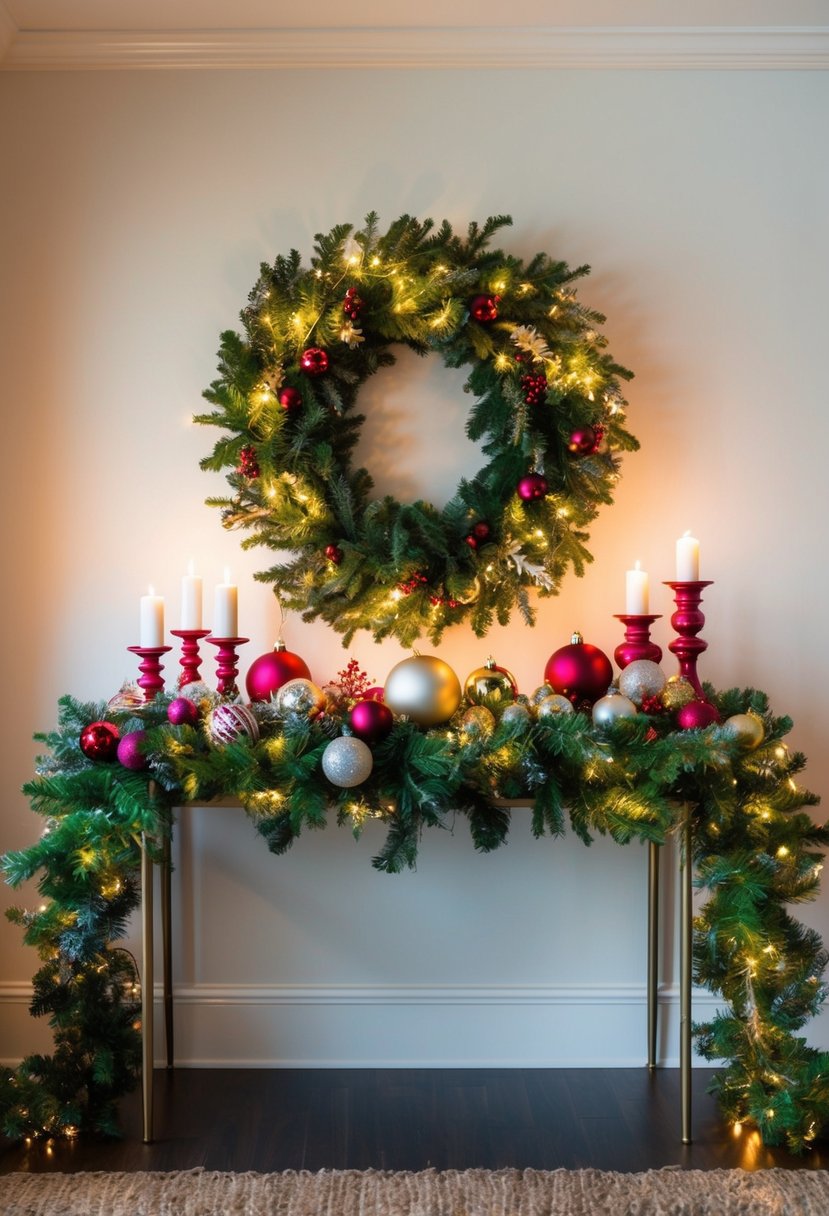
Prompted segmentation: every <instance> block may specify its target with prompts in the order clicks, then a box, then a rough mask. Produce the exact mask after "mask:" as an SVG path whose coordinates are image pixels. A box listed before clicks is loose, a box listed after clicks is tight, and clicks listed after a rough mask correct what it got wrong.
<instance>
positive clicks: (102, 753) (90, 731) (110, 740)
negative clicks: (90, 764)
mask: <svg viewBox="0 0 829 1216" xmlns="http://www.w3.org/2000/svg"><path fill="white" fill-rule="evenodd" d="M142 704H143V698H142ZM120 738H121V732H120V731H119V729H118V727H117V726H116V725H115V723H114V722H90V723H89V726H85V727H84V728H83V730H82V731H81V735H80V745H81V751H82V752H83V754H84V755H85V756H86V758H87V760H114V759H115V755H116V753H117V751H118V740H119V739H120Z"/></svg>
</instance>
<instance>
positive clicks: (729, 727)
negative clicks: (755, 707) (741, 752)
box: [722, 712, 766, 752]
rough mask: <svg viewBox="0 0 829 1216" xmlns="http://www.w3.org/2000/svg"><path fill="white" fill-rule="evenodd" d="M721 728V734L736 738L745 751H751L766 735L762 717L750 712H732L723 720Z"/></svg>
mask: <svg viewBox="0 0 829 1216" xmlns="http://www.w3.org/2000/svg"><path fill="white" fill-rule="evenodd" d="M722 729H723V734H725V735H728V737H729V739H736V740H737V742H738V743H739V744H740V745H741V746H742V747H744V748H745V749H746V751H752V752H753V751H754V749H755V747H759V746H760V744H761V743H762V742H763V740H764V739H765V737H766V728H765V727H764V725H763V720H762V718H760V717H759V715H758V714H753V713H751V712H749V713H747V714H732V715H731V717H730V718H726V720H725V721H724V722H723V725H722Z"/></svg>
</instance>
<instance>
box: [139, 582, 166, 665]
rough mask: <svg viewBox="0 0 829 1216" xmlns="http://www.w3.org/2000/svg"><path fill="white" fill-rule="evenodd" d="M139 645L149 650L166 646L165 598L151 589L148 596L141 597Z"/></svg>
mask: <svg viewBox="0 0 829 1216" xmlns="http://www.w3.org/2000/svg"><path fill="white" fill-rule="evenodd" d="M139 634H140V642H139V645H140V646H143V647H145V648H146V649H147V650H152V649H153V648H154V647H156V646H163V645H164V597H163V596H161V595H156V594H155V593H154V591H153V589H152V587H150V589H149V593H148V594H147V595H142V596H141V628H140V630H139Z"/></svg>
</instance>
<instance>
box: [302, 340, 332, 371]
mask: <svg viewBox="0 0 829 1216" xmlns="http://www.w3.org/2000/svg"><path fill="white" fill-rule="evenodd" d="M299 368H300V371H303V372H305V374H306V376H324V375H325V373H326V372H327V371H328V355H327V354H326V353H325V351H324V350H320V348H319V347H318V346H309V347H308V349H307V350H304V351H303V352H302V354H301V355H300V358H299Z"/></svg>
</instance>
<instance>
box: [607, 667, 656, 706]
mask: <svg viewBox="0 0 829 1216" xmlns="http://www.w3.org/2000/svg"><path fill="white" fill-rule="evenodd" d="M667 682H668V680H667V677H666V675H665V673H664V671H663V670H662V668H661V667H660V666H659V664H658V663H654V662H653V661H652V660H651V659H635V660H634V661H633V662H632V663H628V665H627V667H626V668H625V669H624V671H623V672H622V674H621V675H620V676H619V692H621V693H622V695H623V696H625V697H629V698H630V699H631V701H633V703H634V705H641V704H642V702H643V701H647V700H648V699H649V698H650V697H658V696H659V694H660V693H661V692H662V689H663V688H664V687H665V685H666V684H667Z"/></svg>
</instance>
